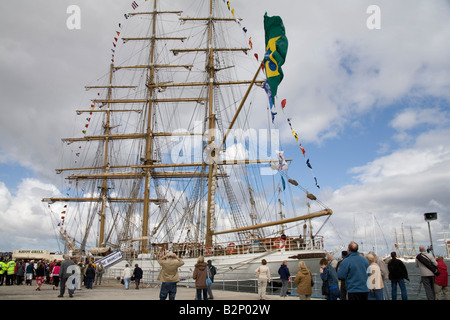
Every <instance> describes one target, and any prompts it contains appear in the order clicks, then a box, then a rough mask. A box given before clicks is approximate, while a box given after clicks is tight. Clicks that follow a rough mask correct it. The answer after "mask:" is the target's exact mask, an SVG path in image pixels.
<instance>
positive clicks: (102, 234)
mask: <svg viewBox="0 0 450 320" xmlns="http://www.w3.org/2000/svg"><path fill="white" fill-rule="evenodd" d="M113 68H114V64H112V63H111V66H110V71H109V85H110V86H112V76H113ZM111 94H112V88H111V87H109V88H108V100H111ZM110 110H111V105H110V104H109V103H108V105H107V108H106V123H105V135H106V136H108V135H109V134H110V130H111V127H110V121H111V112H110ZM104 150H105V152H104V155H103V173H104V174H107V173H108V155H109V139H108V138H105V148H104ZM107 197H108V179H107V178H105V179H103V184H102V210H101V212H100V231H99V233H100V235H99V243H98V246H99V247H103V246H105V243H104V237H105V216H106V215H105V211H106V200H107Z"/></svg>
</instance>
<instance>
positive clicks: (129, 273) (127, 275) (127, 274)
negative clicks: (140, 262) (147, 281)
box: [122, 267, 133, 279]
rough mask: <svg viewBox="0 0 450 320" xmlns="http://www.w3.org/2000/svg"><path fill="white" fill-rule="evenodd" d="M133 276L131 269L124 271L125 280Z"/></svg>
mask: <svg viewBox="0 0 450 320" xmlns="http://www.w3.org/2000/svg"><path fill="white" fill-rule="evenodd" d="M132 275H133V272H132V271H131V268H129V267H127V268H125V269H124V270H123V273H122V278H123V279H127V278H131V276H132Z"/></svg>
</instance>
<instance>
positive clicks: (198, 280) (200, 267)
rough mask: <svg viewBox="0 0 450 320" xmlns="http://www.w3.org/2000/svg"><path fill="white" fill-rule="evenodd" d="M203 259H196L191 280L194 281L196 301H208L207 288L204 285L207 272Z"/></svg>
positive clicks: (201, 257)
mask: <svg viewBox="0 0 450 320" xmlns="http://www.w3.org/2000/svg"><path fill="white" fill-rule="evenodd" d="M206 266H207V265H206V262H205V258H204V257H203V256H200V257H198V260H197V263H196V264H195V269H194V274H193V275H192V278H193V279H195V289H196V291H197V300H202V292H203V300H208V286H207V284H206V282H207V279H208V271H207V267H206Z"/></svg>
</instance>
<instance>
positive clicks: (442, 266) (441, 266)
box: [434, 259, 448, 287]
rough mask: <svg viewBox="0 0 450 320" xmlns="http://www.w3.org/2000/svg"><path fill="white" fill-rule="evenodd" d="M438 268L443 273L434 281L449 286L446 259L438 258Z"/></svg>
mask: <svg viewBox="0 0 450 320" xmlns="http://www.w3.org/2000/svg"><path fill="white" fill-rule="evenodd" d="M437 268H438V270H439V272H440V273H441V274H440V275H439V276H437V277H436V278H435V280H434V282H435V283H436V284H437V285H439V286H443V287H446V286H448V272H447V265H446V264H445V262H444V260H440V259H439V260H437Z"/></svg>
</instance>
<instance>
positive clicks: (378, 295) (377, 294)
mask: <svg viewBox="0 0 450 320" xmlns="http://www.w3.org/2000/svg"><path fill="white" fill-rule="evenodd" d="M383 291H384V290H383V289H374V290H371V291H370V292H369V300H384V296H383Z"/></svg>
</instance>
